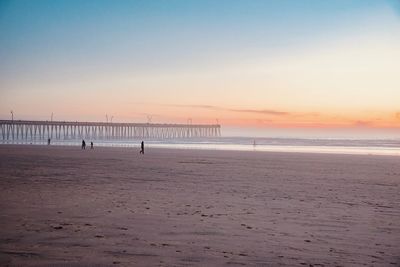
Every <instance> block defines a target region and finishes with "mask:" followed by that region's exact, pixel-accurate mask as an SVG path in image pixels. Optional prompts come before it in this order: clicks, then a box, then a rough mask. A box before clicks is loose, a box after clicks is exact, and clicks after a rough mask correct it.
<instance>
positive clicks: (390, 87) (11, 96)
mask: <svg viewBox="0 0 400 267" xmlns="http://www.w3.org/2000/svg"><path fill="white" fill-rule="evenodd" d="M10 110H13V111H14V116H15V119H35V120H49V119H50V116H51V113H52V112H53V113H54V119H55V120H73V121H76V120H78V121H88V120H90V121H105V119H106V118H105V115H106V114H108V115H109V117H111V116H113V117H114V119H113V121H118V122H147V120H148V116H151V117H152V122H171V123H172V122H173V123H186V122H187V121H188V119H189V118H191V119H192V121H193V123H216V122H217V121H218V122H219V123H221V124H222V125H223V127H224V126H226V127H227V129H264V130H268V129H274V131H275V132H276V133H280V132H282V133H284V132H285V131H286V132H290V131H292V130H293V129H298V130H299V131H300V130H301V131H305V130H307V129H309V130H310V131H312V130H316V131H319V132H320V131H325V132H337V131H338V129H339V130H340V129H347V130H351V131H355V132H368V131H370V132H374V133H382V134H384V133H388V132H390V133H391V134H393V136H395V135H396V134H397V135H399V136H400V1H397V0H387V1H385V0H375V1H369V0H359V1H353V0H344V1H319V0H316V1H311V0H310V1H298V0H292V1H267V0H265V1H257V0H253V1H244V0H241V1H236V0H227V1H224V0H219V1H206V0H198V1H190V0H179V1H176V0H168V1H111V0H110V1H100V0H99V1H72V0H70V1H61V0H60V1H42V0H37V1H0V118H1V119H9V118H10V117H11V114H10Z"/></svg>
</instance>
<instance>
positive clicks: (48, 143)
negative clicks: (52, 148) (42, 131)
mask: <svg viewBox="0 0 400 267" xmlns="http://www.w3.org/2000/svg"><path fill="white" fill-rule="evenodd" d="M47 145H48V146H49V145H50V138H49V139H47Z"/></svg>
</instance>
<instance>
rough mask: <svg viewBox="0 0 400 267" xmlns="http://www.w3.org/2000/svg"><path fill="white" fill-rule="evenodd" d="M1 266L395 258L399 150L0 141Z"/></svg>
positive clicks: (374, 262)
mask: <svg viewBox="0 0 400 267" xmlns="http://www.w3.org/2000/svg"><path fill="white" fill-rule="evenodd" d="M0 159H1V160H0V190H1V194H0V210H1V213H0V216H1V217H0V265H1V266H60V265H61V266H240V265H250V266H400V158H399V157H395V156H371V155H365V156H362V155H357V156H356V155H330V154H300V153H269V152H233V151H229V152H228V151H207V150H174V149H152V148H149V149H147V150H146V154H145V155H139V150H138V148H135V149H132V148H95V149H94V150H90V149H87V150H85V151H82V150H81V149H80V147H78V146H77V147H57V146H11V145H2V146H0Z"/></svg>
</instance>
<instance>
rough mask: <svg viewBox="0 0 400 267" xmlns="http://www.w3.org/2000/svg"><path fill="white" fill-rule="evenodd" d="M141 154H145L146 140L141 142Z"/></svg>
mask: <svg viewBox="0 0 400 267" xmlns="http://www.w3.org/2000/svg"><path fill="white" fill-rule="evenodd" d="M140 154H144V142H143V141H142V143H141V144H140Z"/></svg>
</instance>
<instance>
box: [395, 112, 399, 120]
mask: <svg viewBox="0 0 400 267" xmlns="http://www.w3.org/2000/svg"><path fill="white" fill-rule="evenodd" d="M395 116H396V118H397V119H399V120H400V112H397V113H396V114H395Z"/></svg>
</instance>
